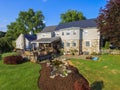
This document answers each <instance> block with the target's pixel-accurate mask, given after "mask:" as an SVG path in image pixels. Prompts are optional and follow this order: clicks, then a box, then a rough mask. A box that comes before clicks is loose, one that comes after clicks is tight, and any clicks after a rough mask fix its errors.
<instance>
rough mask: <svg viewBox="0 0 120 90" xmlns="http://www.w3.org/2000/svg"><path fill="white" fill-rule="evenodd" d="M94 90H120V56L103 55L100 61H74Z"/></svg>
mask: <svg viewBox="0 0 120 90" xmlns="http://www.w3.org/2000/svg"><path fill="white" fill-rule="evenodd" d="M71 61H72V63H73V64H74V65H75V66H76V67H77V68H78V69H79V72H80V73H81V74H82V75H83V76H84V77H85V78H86V79H87V80H88V81H89V83H90V85H91V86H92V88H93V90H120V56H117V55H116V56H114V55H102V56H100V59H99V60H98V61H92V60H82V59H72V60H71Z"/></svg>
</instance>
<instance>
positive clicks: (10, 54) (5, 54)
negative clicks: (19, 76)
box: [2, 52, 19, 58]
mask: <svg viewBox="0 0 120 90" xmlns="http://www.w3.org/2000/svg"><path fill="white" fill-rule="evenodd" d="M16 55H19V54H18V53H16V52H8V53H4V54H2V58H4V57H7V56H16Z"/></svg>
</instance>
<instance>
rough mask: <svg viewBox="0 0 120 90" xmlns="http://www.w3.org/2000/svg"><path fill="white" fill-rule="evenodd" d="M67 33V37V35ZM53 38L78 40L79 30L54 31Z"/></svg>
mask: <svg viewBox="0 0 120 90" xmlns="http://www.w3.org/2000/svg"><path fill="white" fill-rule="evenodd" d="M62 33H64V35H62ZM67 33H69V35H67ZM75 33H76V34H75ZM55 36H60V37H61V39H62V40H69V39H80V28H73V27H71V28H65V29H60V30H58V31H55Z"/></svg>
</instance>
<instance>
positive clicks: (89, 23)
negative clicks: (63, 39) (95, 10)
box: [55, 19, 96, 30]
mask: <svg viewBox="0 0 120 90" xmlns="http://www.w3.org/2000/svg"><path fill="white" fill-rule="evenodd" d="M95 20H96V19H87V20H80V21H74V22H69V23H64V24H59V25H58V26H57V27H56V29H55V30H59V29H63V28H70V27H80V28H88V27H96V22H95Z"/></svg>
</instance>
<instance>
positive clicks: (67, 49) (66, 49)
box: [62, 39, 80, 55]
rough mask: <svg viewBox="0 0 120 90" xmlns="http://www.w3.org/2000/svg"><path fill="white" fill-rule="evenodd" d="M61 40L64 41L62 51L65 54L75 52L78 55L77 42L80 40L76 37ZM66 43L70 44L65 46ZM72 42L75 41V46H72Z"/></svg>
mask: <svg viewBox="0 0 120 90" xmlns="http://www.w3.org/2000/svg"><path fill="white" fill-rule="evenodd" d="M62 42H64V52H65V53H66V54H73V53H74V54H77V55H79V52H80V49H79V48H80V47H79V42H80V40H78V39H74V40H73V39H69V40H63V41H62ZM67 43H70V46H67ZM73 43H76V46H73Z"/></svg>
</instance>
